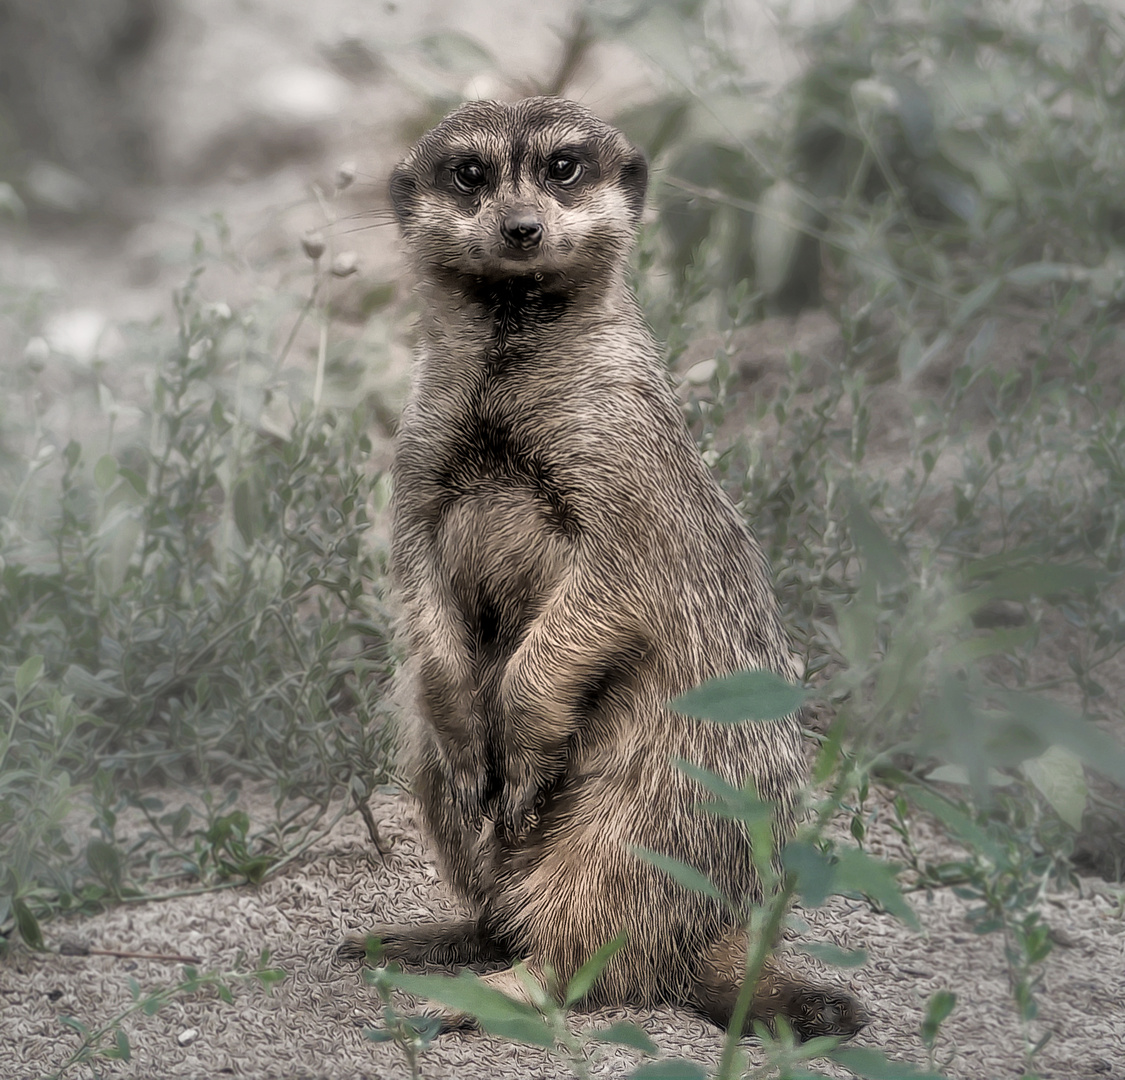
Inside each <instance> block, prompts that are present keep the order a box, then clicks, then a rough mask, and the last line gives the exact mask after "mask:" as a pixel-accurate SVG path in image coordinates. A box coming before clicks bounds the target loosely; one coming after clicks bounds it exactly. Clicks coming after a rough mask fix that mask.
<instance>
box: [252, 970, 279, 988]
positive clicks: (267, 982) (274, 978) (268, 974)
mask: <svg viewBox="0 0 1125 1080" xmlns="http://www.w3.org/2000/svg"><path fill="white" fill-rule="evenodd" d="M254 975H255V977H256V978H257V980H258V982H260V983H261V984H262V985H263V986H264V987H265V988H266V990H267V991H270V990H273V988H274V987H275V986H276V985H277V984H278V983H282V982H284V981H285V979H286V972H285V969H284V968H261V969H259V970H258V971H255V972H254Z"/></svg>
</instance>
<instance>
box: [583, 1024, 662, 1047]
mask: <svg viewBox="0 0 1125 1080" xmlns="http://www.w3.org/2000/svg"><path fill="white" fill-rule="evenodd" d="M587 1034H588V1035H589V1036H590V1037H591V1038H592V1039H594V1040H595V1041H596V1042H600V1043H616V1044H617V1045H619V1046H631V1047H632V1048H633V1049H634V1050H639V1051H640V1052H641V1053H642V1054H656V1053H659V1052H660V1047H658V1046H657V1045H656V1043H654V1042H653V1041H652V1039H650V1038H649V1037H648V1034H647V1033H646V1032H645V1031H643V1030H642V1029H641V1028H639V1027H638V1026H637V1025H636V1024H630V1023H629V1022H628V1021H627V1020H619V1021H618V1022H617V1023H616V1024H610V1026H609V1027H607V1028H591V1029H590V1030H589V1031H588V1032H587Z"/></svg>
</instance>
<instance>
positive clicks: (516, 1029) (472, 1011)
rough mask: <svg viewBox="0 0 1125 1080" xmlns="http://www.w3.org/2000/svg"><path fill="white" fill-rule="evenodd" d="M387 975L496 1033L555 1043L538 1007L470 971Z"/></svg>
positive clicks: (539, 1043)
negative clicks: (452, 973)
mask: <svg viewBox="0 0 1125 1080" xmlns="http://www.w3.org/2000/svg"><path fill="white" fill-rule="evenodd" d="M386 978H387V982H388V983H390V984H391V985H392V986H397V987H398V988H399V989H400V990H405V991H406V992H407V993H409V994H416V995H418V996H419V997H424V998H429V999H430V1000H431V1001H437V1002H440V1003H441V1004H442V1005H445V1006H447V1007H449V1008H451V1009H456V1010H457V1011H459V1012H464V1013H468V1014H469V1015H470V1016H473V1017H475V1018H476V1019H477V1020H478V1021H479V1022H480V1025H481V1027H483V1028H484V1029H485V1030H486V1031H489V1032H491V1033H492V1034H493V1035H501V1036H503V1037H504V1038H507V1039H516V1040H517V1041H519V1042H527V1043H532V1044H533V1045H535V1046H554V1045H555V1036H554V1033H553V1032H552V1031H551V1029H550V1028H549V1027H548V1026H547V1025H546V1024H545V1023H544V1022H543V1018H542V1017H541V1016H540V1015H539V1012H538V1010H537V1009H535V1008H534V1007H533V1006H531V1005H528V1004H526V1003H525V1002H522V1001H514V1000H513V999H512V998H509V997H507V996H505V995H504V994H502V993H500V991H499V990H494V989H493V988H492V987H491V986H489V985H487V984H486V983H484V982H482V981H481V980H480V979H478V978H477V977H476V976H475V975H473V974H472V973H471V972H468V971H463V972H461V974H460V975H458V976H457V977H456V978H450V977H449V976H445V975H406V974H403V973H401V972H388V973H387V976H386Z"/></svg>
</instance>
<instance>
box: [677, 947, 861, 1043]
mask: <svg viewBox="0 0 1125 1080" xmlns="http://www.w3.org/2000/svg"><path fill="white" fill-rule="evenodd" d="M745 965H746V935H745V933H743V932H742V931H737V932H733V933H731V934H728V935H727V936H726V937H725V938H724V939H723V940H722V941H720V942H719V943H717V944H716V945H715V946H714V947H713V948H712V949H711V950H710V952H709V953H708V954H707V956H706V957H705V959H704V963H703V966H702V968H701V972H700V975H699V977H698V980H697V982H696V985H695V989H694V993H693V995H692V1000H691V1004H692V1005H693V1006H695V1008H697V1009H698V1010H699V1011H700V1012H702V1013H703V1014H704V1015H705V1016H706V1017H707V1018H708V1019H710V1020H711V1021H712V1022H713V1023H715V1024H718V1025H719V1026H720V1027H723V1028H727V1027H729V1026H730V1022H731V1019H732V1016H733V1013H734V1008H735V1003H736V1002H737V1000H738V994H739V990H740V989H741V986H742V974H743V971H744V970H745ZM778 1016H784V1017H785V1020H786V1022H787V1023H788V1024H789V1027H790V1028H792V1030H793V1033H794V1034H795V1035H796V1036H797V1037H798V1038H799V1039H800V1040H801V1041H802V1042H805V1041H807V1040H808V1039H812V1038H815V1037H816V1036H818V1035H835V1036H838V1037H839V1038H844V1039H848V1038H851V1036H853V1035H854V1034H856V1032H858V1031H859V1030H860V1029H861V1028H863V1027H864V1026H865V1025H866V1024H867V1019H868V1018H867V1014H866V1013H865V1012H864V1009H863V1007H862V1006H861V1005H860V1004H859V1002H858V1001H856V1000H855V998H853V997H852V996H851V995H850V994H848V993H846V992H844V991H842V990H836V989H833V988H831V987H824V986H818V985H817V984H815V983H811V982H808V981H807V980H805V979H803V978H802V977H800V976H798V975H796V974H794V973H792V972H790V971H786V970H785V968H784V967H783V966H782V965H781V964H779V963H778V961H777V959H776V958H774V957H769V958H767V960H766V963H765V966H764V967H763V968H762V972H761V975H760V976H759V977H758V984H757V986H756V987H755V988H754V994H753V997H752V998H751V1000H750V1008H749V1011H748V1012H747V1015H746V1020H745V1023H744V1025H743V1034H746V1035H751V1034H753V1032H754V1021H755V1020H758V1021H761V1022H762V1023H764V1024H765V1025H766V1027H768V1028H770V1029H771V1030H774V1029H775V1021H776V1019H777V1017H778Z"/></svg>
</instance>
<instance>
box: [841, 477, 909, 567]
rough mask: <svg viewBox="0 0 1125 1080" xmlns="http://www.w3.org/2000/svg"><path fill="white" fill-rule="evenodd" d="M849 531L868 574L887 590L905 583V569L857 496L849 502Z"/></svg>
mask: <svg viewBox="0 0 1125 1080" xmlns="http://www.w3.org/2000/svg"><path fill="white" fill-rule="evenodd" d="M848 530H849V531H850V532H851V534H852V539H853V540H854V541H855V546H856V548H858V550H859V553H860V555H862V556H863V560H864V563H865V564H866V566H867V568H868V570H869V571H871V572H872V573H874V574H875V577H876V580H877V581H878V582H879V584H880V585H882V586H883V587H884V588H894V587H895V586H897V585H901V584H902V582H903V581H905V580H906V565H905V564H904V563H903V561H902V557H901V555H899V553H898V551H897V550H896V549H895V547H894V545H893V544H892V543H891V542H890V540H888V539H887V537H886V534H885V533H884V532H883V530H882V529H881V528H879V525H878V524H877V523H876V521H875V519H874V518H873V517H872V516H871V514H870V513H869V512H868V510H867V507H866V506H865V505H864V504H863V502H862V501H861V500H860V498H859V497H858V496H857V495H856V494H855V493H854V492H852V493H850V495H849V498H848Z"/></svg>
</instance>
